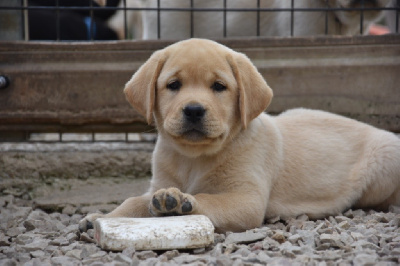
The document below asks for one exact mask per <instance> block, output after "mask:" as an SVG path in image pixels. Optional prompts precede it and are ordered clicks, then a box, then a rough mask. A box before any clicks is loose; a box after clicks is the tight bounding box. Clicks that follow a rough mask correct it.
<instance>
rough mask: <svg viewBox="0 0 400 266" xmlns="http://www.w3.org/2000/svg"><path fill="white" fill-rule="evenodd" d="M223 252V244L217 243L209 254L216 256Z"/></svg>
mask: <svg viewBox="0 0 400 266" xmlns="http://www.w3.org/2000/svg"><path fill="white" fill-rule="evenodd" d="M222 254H223V244H222V243H218V244H216V245H215V247H214V248H213V249H212V250H211V252H210V255H211V256H214V257H217V256H220V255H222Z"/></svg>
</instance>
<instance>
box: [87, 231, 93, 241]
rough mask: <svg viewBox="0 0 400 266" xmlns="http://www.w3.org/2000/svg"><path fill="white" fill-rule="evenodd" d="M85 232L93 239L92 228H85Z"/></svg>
mask: <svg viewBox="0 0 400 266" xmlns="http://www.w3.org/2000/svg"><path fill="white" fill-rule="evenodd" d="M87 234H88V235H89V237H90V238H93V239H94V229H89V230H87Z"/></svg>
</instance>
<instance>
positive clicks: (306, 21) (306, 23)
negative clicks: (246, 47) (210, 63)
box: [109, 0, 391, 39]
mask: <svg viewBox="0 0 400 266" xmlns="http://www.w3.org/2000/svg"><path fill="white" fill-rule="evenodd" d="M121 2H122V1H121ZM291 2H292V1H291V0H261V1H260V8H261V9H263V8H276V9H284V10H283V11H274V12H270V11H260V12H258V11H255V10H256V8H257V1H256V0H252V1H250V0H246V1H243V0H227V1H226V3H227V5H226V7H227V8H228V9H251V10H252V11H242V12H239V11H237V12H235V11H227V12H224V11H223V10H222V9H223V8H224V0H207V1H204V0H193V7H194V8H200V9H201V8H203V9H218V11H207V12H197V11H194V12H190V11H162V12H160V14H159V18H158V12H157V11H156V10H151V11H129V12H127V25H128V27H129V32H130V33H131V32H132V31H133V32H134V33H133V34H132V33H131V35H134V36H133V37H134V38H137V39H157V38H158V25H160V38H161V39H186V38H190V37H201V38H222V37H224V35H225V36H226V37H239V36H257V35H258V34H259V35H260V36H291V35H293V36H314V35H325V34H328V35H357V34H360V32H362V33H363V34H366V33H367V32H368V28H369V27H370V25H371V24H372V23H373V22H375V21H377V20H379V19H380V18H381V17H382V16H383V13H384V12H383V11H376V10H364V11H362V12H361V11H354V10H352V11H351V10H349V11H342V10H333V11H329V12H326V11H320V10H318V9H324V8H350V9H351V8H361V7H363V6H364V7H365V8H383V7H386V6H387V5H389V4H390V2H391V0H296V1H294V8H300V9H303V8H311V9H317V10H316V11H294V12H293V14H292V12H291V11H290V8H291ZM126 3H127V6H128V7H130V8H140V7H143V8H157V0H127V1H126ZM121 5H122V3H121ZM160 7H161V8H185V9H187V8H190V7H191V1H189V0H163V1H160ZM225 15H226V17H225ZM292 15H293V22H292ZM257 18H258V19H257ZM361 18H362V25H361V26H360V21H361ZM224 21H226V27H224ZM109 25H110V27H111V28H113V29H114V30H115V31H116V32H118V35H119V37H120V38H121V39H124V38H125V33H124V14H123V11H119V12H117V13H116V15H115V16H114V17H113V18H112V19H110V22H109ZM292 25H293V29H291V27H292ZM257 28H258V29H259V30H258V32H257ZM128 37H129V36H128Z"/></svg>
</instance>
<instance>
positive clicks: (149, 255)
mask: <svg viewBox="0 0 400 266" xmlns="http://www.w3.org/2000/svg"><path fill="white" fill-rule="evenodd" d="M136 256H137V257H138V258H139V259H140V260H147V259H149V258H156V257H157V253H155V252H153V251H151V250H145V251H141V252H137V253H136Z"/></svg>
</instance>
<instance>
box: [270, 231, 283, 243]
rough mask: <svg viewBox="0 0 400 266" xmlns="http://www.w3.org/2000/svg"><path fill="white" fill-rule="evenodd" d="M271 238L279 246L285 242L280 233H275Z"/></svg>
mask: <svg viewBox="0 0 400 266" xmlns="http://www.w3.org/2000/svg"><path fill="white" fill-rule="evenodd" d="M271 238H272V239H273V240H275V241H277V242H279V243H281V244H282V243H283V242H285V241H286V237H285V236H284V235H283V234H282V233H281V232H276V233H275V234H274V235H273V236H272V237H271Z"/></svg>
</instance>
